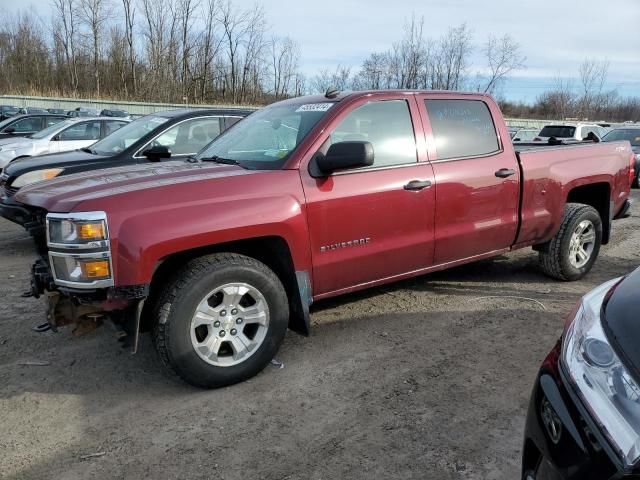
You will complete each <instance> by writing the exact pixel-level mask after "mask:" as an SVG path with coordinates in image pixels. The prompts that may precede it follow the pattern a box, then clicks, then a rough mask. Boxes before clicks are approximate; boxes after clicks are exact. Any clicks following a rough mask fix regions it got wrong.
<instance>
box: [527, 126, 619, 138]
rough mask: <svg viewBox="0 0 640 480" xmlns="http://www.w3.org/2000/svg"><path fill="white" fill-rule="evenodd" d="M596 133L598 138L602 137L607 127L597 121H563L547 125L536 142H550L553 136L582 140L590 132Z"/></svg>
mask: <svg viewBox="0 0 640 480" xmlns="http://www.w3.org/2000/svg"><path fill="white" fill-rule="evenodd" d="M592 132H593V133H594V134H596V135H597V136H598V138H602V137H603V135H604V134H605V133H606V129H604V128H602V127H601V126H599V125H596V124H595V123H562V124H557V125H547V126H546V127H544V128H543V129H542V130H540V133H539V134H538V136H536V138H534V139H533V141H534V142H548V141H549V139H550V138H551V137H555V138H557V139H558V140H575V141H578V142H581V141H582V140H584V139H585V138H586V136H587V135H589V134H590V133H592Z"/></svg>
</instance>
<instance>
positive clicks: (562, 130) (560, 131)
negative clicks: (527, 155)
mask: <svg viewBox="0 0 640 480" xmlns="http://www.w3.org/2000/svg"><path fill="white" fill-rule="evenodd" d="M575 133H576V127H569V126H565V125H547V126H546V127H544V128H543V129H542V130H540V133H539V134H538V136H539V137H556V138H571V137H573V135H574V134H575Z"/></svg>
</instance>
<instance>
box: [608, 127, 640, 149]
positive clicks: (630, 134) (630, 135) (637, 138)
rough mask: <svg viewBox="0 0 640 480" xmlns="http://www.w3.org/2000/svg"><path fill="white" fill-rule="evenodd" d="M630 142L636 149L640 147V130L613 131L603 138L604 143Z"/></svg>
mask: <svg viewBox="0 0 640 480" xmlns="http://www.w3.org/2000/svg"><path fill="white" fill-rule="evenodd" d="M618 140H629V142H631V145H633V146H634V147H640V128H636V129H620V130H612V131H610V132H609V133H607V134H606V135H605V136H604V137H602V141H603V142H616V141H618Z"/></svg>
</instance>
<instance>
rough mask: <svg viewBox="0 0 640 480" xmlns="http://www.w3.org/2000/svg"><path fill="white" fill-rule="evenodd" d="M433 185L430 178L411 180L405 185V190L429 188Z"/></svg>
mask: <svg viewBox="0 0 640 480" xmlns="http://www.w3.org/2000/svg"><path fill="white" fill-rule="evenodd" d="M430 186H431V182H430V181H429V180H411V181H410V182H409V183H407V184H406V185H405V186H404V189H405V190H413V191H417V190H422V189H423V188H428V187H430Z"/></svg>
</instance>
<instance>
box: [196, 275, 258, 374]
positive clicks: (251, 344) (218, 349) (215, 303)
mask: <svg viewBox="0 0 640 480" xmlns="http://www.w3.org/2000/svg"><path fill="white" fill-rule="evenodd" d="M268 329H269V306H268V304H267V301H266V299H265V298H264V296H263V295H262V293H260V291H259V290H258V289H257V288H255V287H253V286H251V285H249V284H247V283H240V282H234V283H227V284H224V285H222V286H220V287H217V288H215V289H214V290H212V291H210V292H209V293H208V294H207V295H206V296H205V297H204V298H203V299H202V300H201V301H200V303H198V305H197V307H196V309H195V312H194V313H193V316H192V318H191V325H190V335H191V344H192V346H193V348H194V350H195V352H196V353H197V354H198V356H199V357H200V358H201V359H202V360H204V361H205V362H207V363H209V364H211V365H214V366H217V367H231V366H233V365H237V364H239V363H242V362H244V361H245V360H247V359H248V358H249V357H250V356H251V355H253V354H254V353H255V352H256V351H257V350H258V348H259V347H260V345H262V343H263V342H264V339H265V337H266V335H267V330H268Z"/></svg>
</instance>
